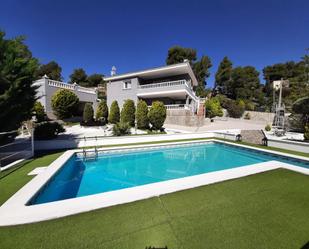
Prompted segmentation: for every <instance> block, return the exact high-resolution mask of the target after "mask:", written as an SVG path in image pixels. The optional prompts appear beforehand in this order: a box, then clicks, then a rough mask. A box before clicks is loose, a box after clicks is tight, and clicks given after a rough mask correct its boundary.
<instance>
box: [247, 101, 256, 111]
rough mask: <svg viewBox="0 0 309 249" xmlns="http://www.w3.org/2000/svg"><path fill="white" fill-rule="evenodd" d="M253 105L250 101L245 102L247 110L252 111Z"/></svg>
mask: <svg viewBox="0 0 309 249" xmlns="http://www.w3.org/2000/svg"><path fill="white" fill-rule="evenodd" d="M254 109H255V105H254V104H253V103H252V102H247V103H246V110H247V111H254Z"/></svg>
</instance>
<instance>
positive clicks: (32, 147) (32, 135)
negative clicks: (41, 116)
mask: <svg viewBox="0 0 309 249" xmlns="http://www.w3.org/2000/svg"><path fill="white" fill-rule="evenodd" d="M31 154H32V157H33V156H34V127H32V128H31Z"/></svg>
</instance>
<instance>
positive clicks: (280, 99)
mask: <svg viewBox="0 0 309 249" xmlns="http://www.w3.org/2000/svg"><path fill="white" fill-rule="evenodd" d="M282 83H283V79H282V78H281V81H280V86H279V87H280V88H279V103H278V107H279V108H281V101H282Z"/></svg>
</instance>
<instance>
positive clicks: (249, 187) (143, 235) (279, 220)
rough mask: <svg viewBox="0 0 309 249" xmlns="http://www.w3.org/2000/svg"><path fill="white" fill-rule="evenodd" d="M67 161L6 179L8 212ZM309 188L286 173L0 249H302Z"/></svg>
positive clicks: (12, 233) (7, 232)
mask: <svg viewBox="0 0 309 249" xmlns="http://www.w3.org/2000/svg"><path fill="white" fill-rule="evenodd" d="M193 140H196V139H193ZM182 141H190V140H182ZM191 141H192V140H191ZM165 142H166V141H165ZM170 142H175V141H170ZM143 144H144V143H143ZM241 144H245V143H241ZM250 145H251V144H250ZM121 146H123V145H121ZM251 146H252V145H251ZM255 147H261V148H263V149H269V147H264V146H255ZM276 150H277V149H276ZM277 151H282V152H288V153H293V154H297V153H294V152H291V151H285V150H281V149H279V150H277ZM60 155H61V152H58V153H52V154H49V155H43V156H40V157H38V158H35V159H32V160H29V161H27V162H26V163H24V165H23V166H22V167H20V168H15V169H13V170H12V171H11V172H8V173H6V174H7V175H6V176H4V177H3V178H2V179H1V175H0V205H1V204H2V203H4V202H5V201H6V200H7V199H8V198H9V197H10V196H12V195H13V194H14V193H15V192H16V191H18V189H20V188H21V187H22V186H23V185H24V184H26V183H27V182H28V181H29V180H31V179H32V176H27V173H29V172H30V171H31V170H33V169H34V168H36V167H40V166H47V165H49V164H50V163H51V162H52V161H54V160H55V159H56V158H57V157H58V156H60ZM303 156H308V155H303ZM2 173H4V172H2ZM308 189H309V179H308V176H306V175H302V174H299V173H296V172H292V171H288V170H285V169H278V170H274V171H270V172H265V173H261V174H257V175H253V176H248V177H244V178H239V179H236V180H230V181H226V182H223V183H218V184H213V185H208V186H204V187H199V188H194V189H191V190H185V191H181V192H177V193H173V194H168V195H163V196H161V197H155V198H151V199H147V200H143V201H138V202H134V203H129V204H124V205H119V206H115V207H110V208H105V209H100V210H96V211H92V212H88V213H84V214H77V215H74V216H69V217H65V218H61V219H56V220H51V221H46V222H40V223H34V224H28V225H21V226H13V227H0V248H7V249H9V248H25V249H27V248H108V249H109V248H113V249H117V248H119V249H126V248H128V249H129V248H132V249H136V248H143V249H144V248H145V247H146V246H155V247H164V246H165V245H166V246H168V249H173V248H183V249H187V248H190V249H195V248H197V249H199V248H220V249H222V248H239V249H241V248H246V249H248V248H263V249H264V248H268V249H270V248H274V249H277V248H301V247H302V246H303V245H305V244H306V243H307V242H308V240H309V237H308V234H309V212H308V210H309V194H308Z"/></svg>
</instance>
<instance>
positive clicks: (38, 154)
mask: <svg viewBox="0 0 309 249" xmlns="http://www.w3.org/2000/svg"><path fill="white" fill-rule="evenodd" d="M64 151H65V150H63V149H61V150H44V151H37V152H35V155H34V157H32V158H29V159H26V160H25V161H22V162H20V163H18V164H16V165H14V166H13V167H12V168H9V169H7V170H5V171H0V180H1V179H3V178H4V177H6V176H8V175H10V174H12V173H13V172H15V171H16V170H18V169H20V168H22V167H23V166H25V165H26V164H28V163H31V162H32V161H34V160H36V159H38V158H40V157H43V156H46V155H49V154H53V153H58V152H64Z"/></svg>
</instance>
